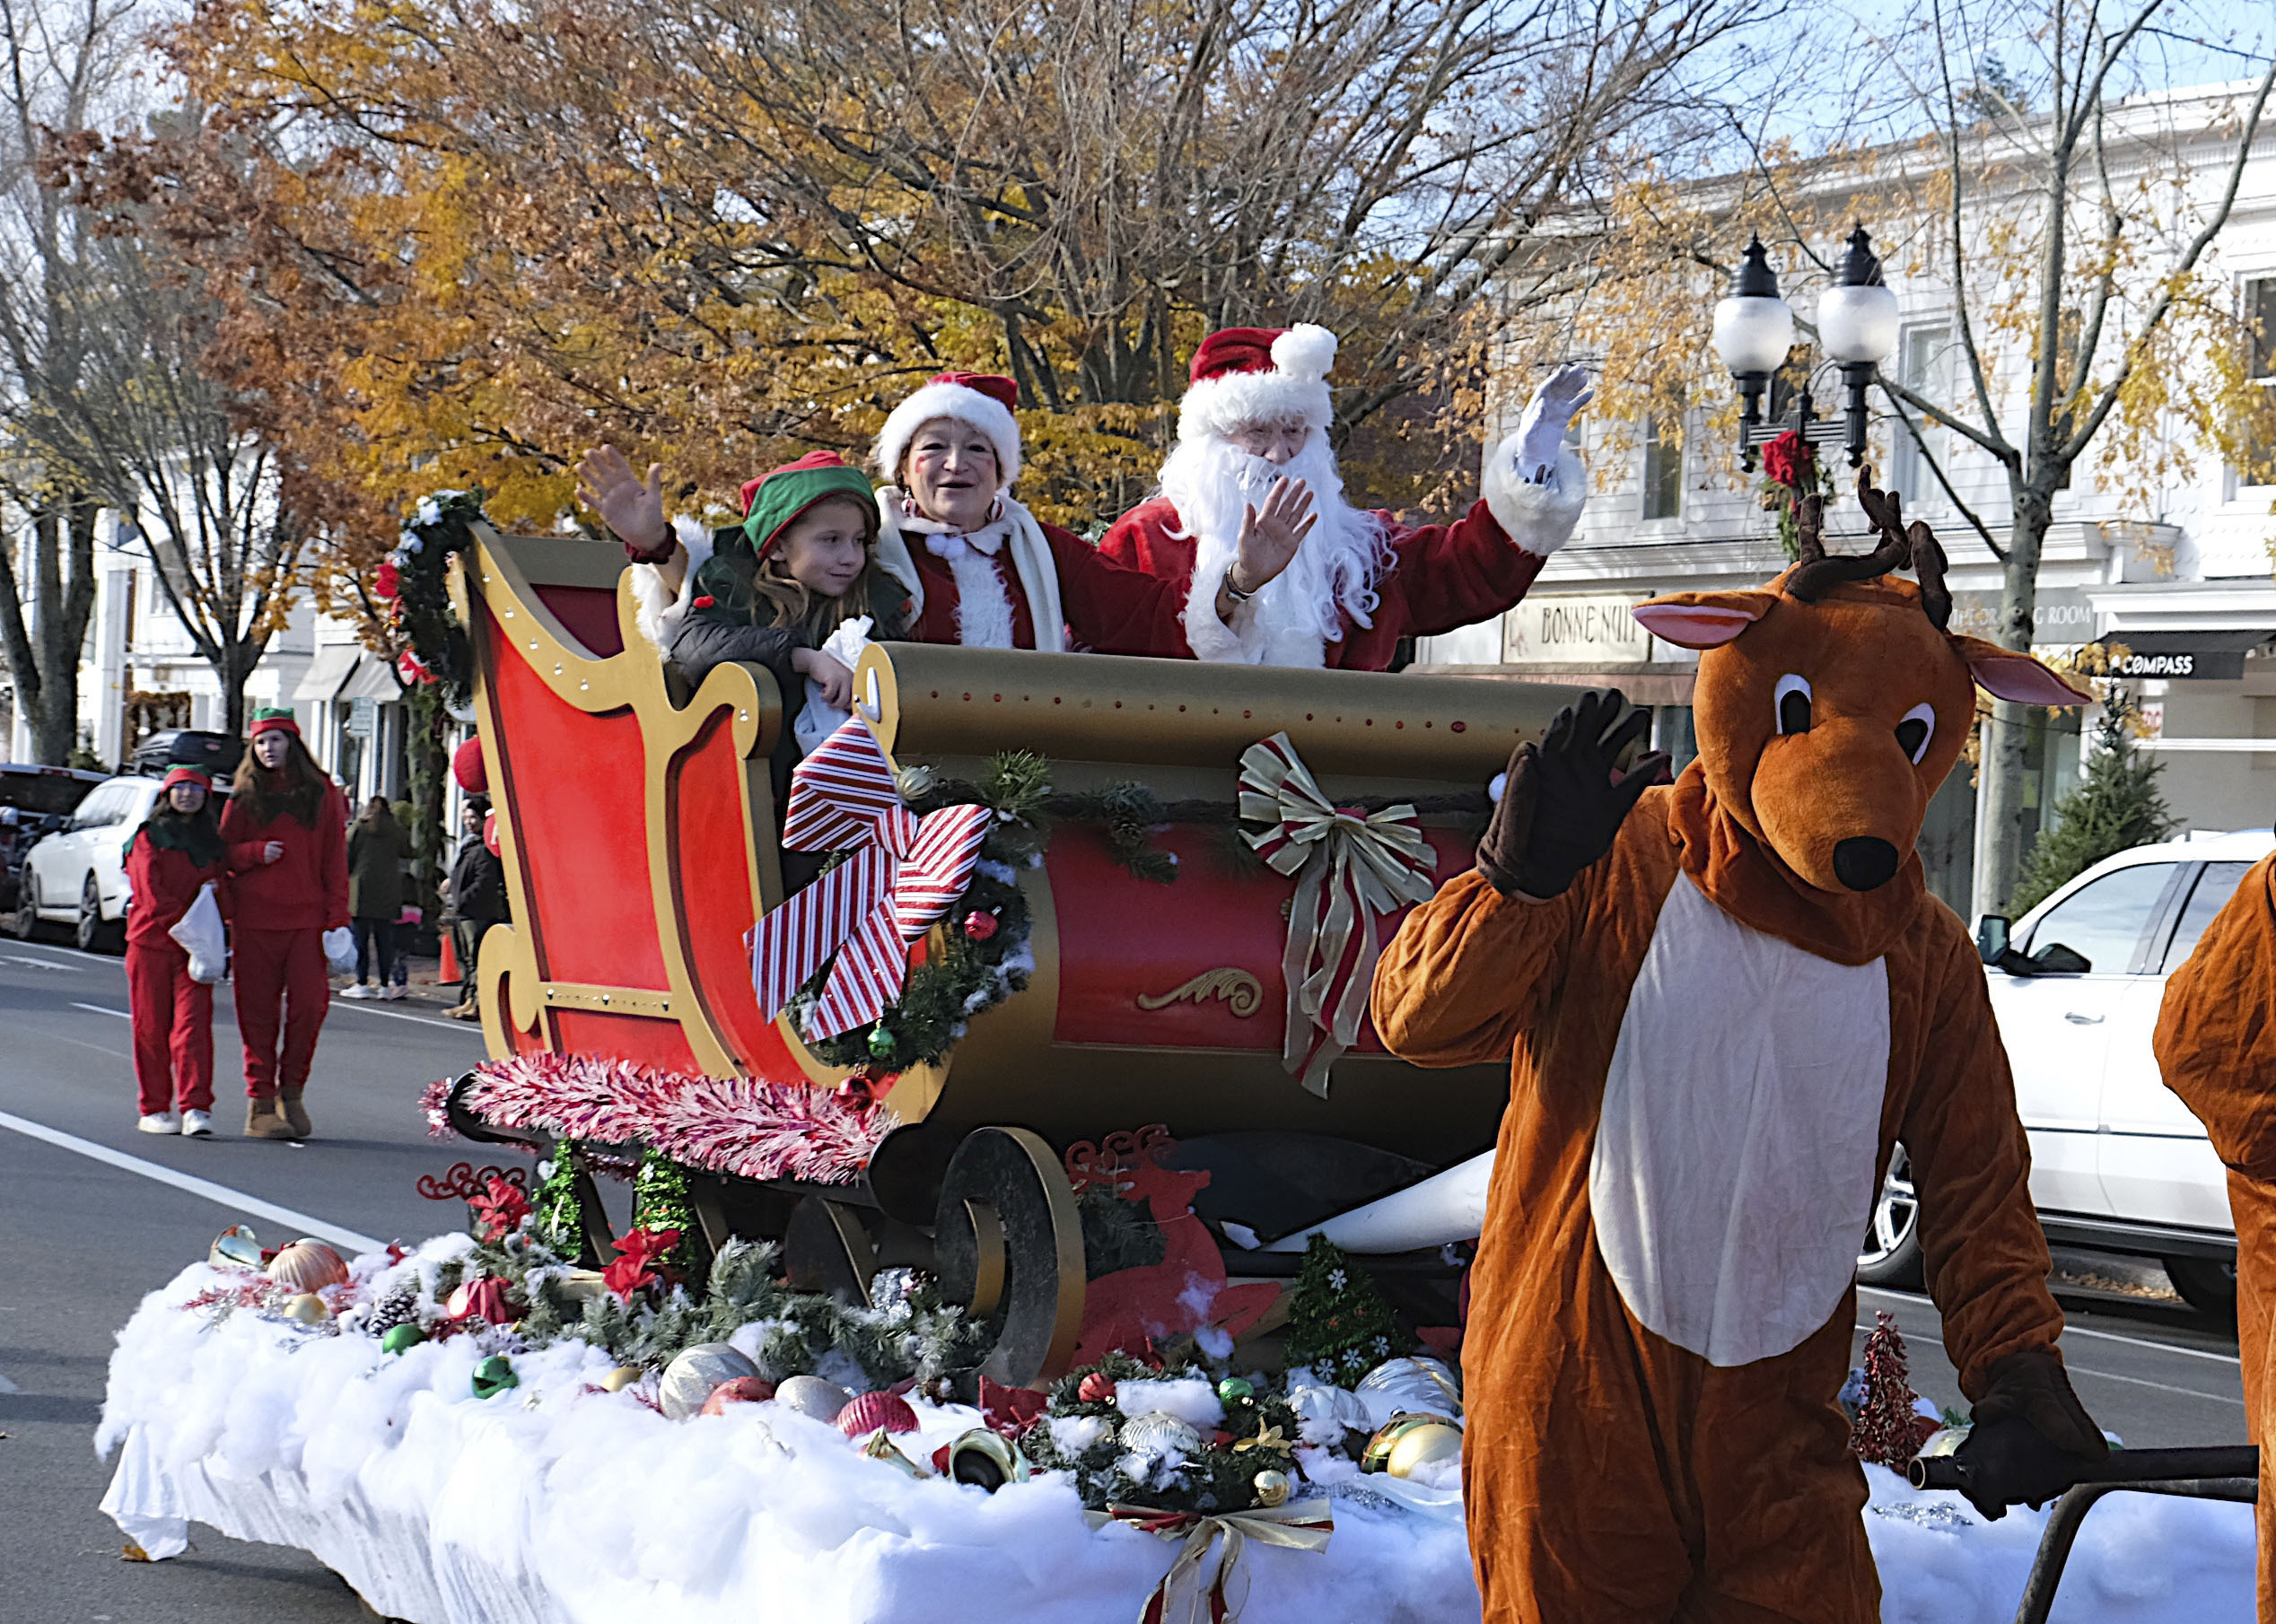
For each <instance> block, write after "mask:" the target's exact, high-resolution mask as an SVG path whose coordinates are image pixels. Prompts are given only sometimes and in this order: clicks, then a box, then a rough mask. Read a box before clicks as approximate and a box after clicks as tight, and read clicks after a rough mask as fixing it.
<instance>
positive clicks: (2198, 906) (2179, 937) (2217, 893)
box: [2165, 863, 2252, 975]
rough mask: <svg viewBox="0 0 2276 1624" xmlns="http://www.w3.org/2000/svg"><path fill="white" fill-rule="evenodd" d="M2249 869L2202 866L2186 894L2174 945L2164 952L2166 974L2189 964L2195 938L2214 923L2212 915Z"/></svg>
mask: <svg viewBox="0 0 2276 1624" xmlns="http://www.w3.org/2000/svg"><path fill="white" fill-rule="evenodd" d="M2251 867H2252V864H2250V863H2207V864H2206V865H2205V869H2204V872H2203V873H2202V874H2200V875H2199V876H2198V877H2197V885H2196V887H2195V888H2194V889H2193V890H2192V891H2191V892H2190V893H2189V905H2188V906H2187V907H2185V908H2184V909H2183V910H2182V911H2181V923H2180V925H2179V926H2178V927H2177V928H2176V929H2175V931H2174V939H2173V945H2172V946H2171V947H2167V949H2166V964H2165V972H2166V974H2168V975H2171V974H2173V973H2174V972H2175V971H2176V970H2178V969H2180V968H2181V967H2182V965H2184V964H2186V963H2188V961H2189V956H2190V955H2191V954H2192V953H2193V952H2195V951H2196V950H2197V939H2198V938H2199V937H2201V936H2202V935H2204V933H2205V927H2206V926H2207V925H2210V924H2211V923H2212V922H2213V915H2214V914H2216V913H2218V912H2220V911H2221V909H2223V908H2224V907H2226V906H2228V899H2229V898H2230V897H2232V896H2234V895H2237V886H2239V885H2240V884H2242V883H2243V881H2244V878H2245V870H2246V869H2250V868H2251Z"/></svg>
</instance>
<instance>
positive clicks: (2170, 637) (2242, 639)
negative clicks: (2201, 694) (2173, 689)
mask: <svg viewBox="0 0 2276 1624" xmlns="http://www.w3.org/2000/svg"><path fill="white" fill-rule="evenodd" d="M2272 635H2276V633H2268V632H2256V631H2241V632H2112V633H2107V634H2105V636H2103V637H2100V638H2097V640H2096V641H2097V642H2100V643H2101V644H2102V646H2103V647H2105V648H2106V649H2108V650H2112V658H2111V661H2110V668H2111V670H2112V672H2113V673H2114V674H2115V675H2117V676H2119V677H2146V678H2153V679H2158V680H2162V681H2168V682H2235V681H2236V680H2237V678H2238V677H2242V676H2244V674H2245V651H2246V650H2250V649H2256V648H2258V647H2259V646H2260V645H2261V644H2263V643H2264V642H2268V641H2269V639H2270V637H2271V636H2272Z"/></svg>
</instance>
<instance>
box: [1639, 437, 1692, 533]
mask: <svg viewBox="0 0 2276 1624" xmlns="http://www.w3.org/2000/svg"><path fill="white" fill-rule="evenodd" d="M1683 511H1684V448H1683V443H1682V441H1678V440H1674V439H1671V438H1668V436H1667V435H1665V434H1663V433H1662V432H1661V430H1660V420H1659V418H1658V417H1648V418H1646V419H1645V420H1644V517H1645V518H1646V519H1680V518H1681V517H1683Z"/></svg>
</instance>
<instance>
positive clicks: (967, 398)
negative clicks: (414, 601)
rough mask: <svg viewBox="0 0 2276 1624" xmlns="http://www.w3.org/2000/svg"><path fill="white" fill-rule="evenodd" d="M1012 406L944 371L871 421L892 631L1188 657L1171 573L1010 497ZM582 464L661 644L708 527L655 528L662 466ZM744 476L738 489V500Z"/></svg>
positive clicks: (880, 549)
mask: <svg viewBox="0 0 2276 1624" xmlns="http://www.w3.org/2000/svg"><path fill="white" fill-rule="evenodd" d="M1018 404H1019V385H1018V384H1016V383H1015V382H1013V380H1011V379H1009V378H998V377H993V376H988V375H985V374H981V373H974V372H943V373H941V375H939V376H938V377H936V378H933V379H932V380H930V381H929V382H927V383H926V384H925V385H924V388H922V389H918V390H917V391H916V392H915V394H913V395H911V396H910V397H908V398H907V399H906V400H904V401H902V402H901V404H900V405H898V406H896V407H894V408H893V411H892V413H891V414H890V415H889V416H888V417H887V418H886V420H885V425H884V427H883V428H881V429H880V430H879V431H878V436H877V443H876V446H875V448H874V456H875V459H876V467H877V470H878V472H879V473H880V474H881V475H883V476H885V478H886V479H887V481H888V482H889V483H888V484H887V485H885V486H884V487H883V488H882V489H880V491H879V492H878V493H877V504H878V512H879V517H880V527H879V533H878V537H877V540H876V544H875V546H876V562H877V564H878V566H879V568H880V570H881V571H882V572H883V573H884V575H885V576H886V577H888V578H889V579H890V580H891V581H894V582H895V583H897V585H898V586H900V587H903V588H906V590H907V593H908V597H907V600H906V602H905V603H903V604H901V605H898V606H895V607H896V608H897V613H894V614H893V615H892V616H890V619H891V621H892V622H893V624H895V625H896V626H897V628H898V629H897V631H896V632H895V633H894V634H895V635H897V636H899V637H902V638H906V639H907V640H908V641H910V642H942V643H962V644H965V645H966V646H967V647H970V648H982V649H1040V650H1045V651H1046V652H1049V653H1061V652H1064V651H1066V650H1068V649H1069V648H1071V647H1080V648H1085V649H1090V650H1097V651H1099V652H1101V653H1109V654H1150V655H1155V656H1159V657H1160V658H1164V659H1183V658H1186V655H1187V650H1186V637H1185V632H1184V629H1183V627H1182V625H1181V624H1180V615H1181V613H1182V611H1183V609H1184V602H1185V600H1184V597H1183V594H1182V593H1181V592H1180V591H1179V590H1178V589H1177V587H1176V585H1175V584H1174V583H1172V582H1169V581H1164V580H1161V579H1160V578H1158V577H1156V576H1154V575H1151V574H1149V573H1148V572H1145V571H1143V570H1141V569H1137V568H1134V567H1132V566H1130V565H1127V564H1123V563H1116V562H1114V561H1113V560H1111V559H1108V558H1106V557H1103V556H1102V555H1101V554H1099V550H1098V549H1097V548H1095V547H1093V546H1090V544H1089V543H1088V542H1085V541H1084V540H1083V539H1082V538H1081V537H1079V536H1076V535H1074V534H1073V533H1072V532H1071V531H1068V530H1063V529H1061V528H1059V527H1058V526H1056V525H1049V524H1045V523H1044V522H1043V521H1042V520H1038V519H1037V518H1036V516H1035V515H1034V514H1033V513H1030V512H1029V511H1028V510H1027V509H1026V508H1025V507H1023V506H1021V505H1020V502H1018V501H1017V500H1016V499H1015V498H1014V497H1013V496H1012V494H1011V485H1012V482H1013V481H1014V480H1016V479H1017V478H1018V477H1019V476H1020V424H1019V421H1018V419H1017V418H1015V417H1014V416H1013V415H1012V410H1013V408H1014V407H1015V406H1017V405H1018ZM580 473H581V474H582V476H583V480H584V494H585V498H586V500H587V501H588V502H591V504H592V506H593V507H594V508H596V509H597V510H599V511H600V513H601V515H602V518H603V519H604V520H605V521H606V522H607V523H608V527H609V528H610V529H611V530H613V531H614V532H615V533H616V535H617V539H618V540H620V541H621V542H623V543H624V545H625V549H626V552H627V553H629V554H631V556H632V559H633V562H634V564H635V570H634V572H633V575H634V590H635V595H636V597H637V598H638V599H639V602H640V606H641V626H642V629H643V631H645V632H647V633H648V634H649V636H650V638H651V639H652V641H653V642H655V643H656V644H657V646H658V647H659V648H669V647H670V642H671V637H670V634H671V632H672V631H673V629H674V628H675V627H676V625H677V623H678V620H679V619H680V618H681V617H682V616H685V615H686V614H687V609H688V605H689V604H690V602H691V601H692V598H691V593H692V592H693V591H694V581H695V571H696V567H700V565H701V564H702V563H703V561H704V560H705V558H707V557H709V556H710V554H711V551H712V548H713V543H714V539H715V538H714V537H713V533H712V532H711V531H709V530H707V529H706V528H705V527H703V526H702V525H700V524H697V523H696V522H695V521H693V520H687V519H684V518H683V519H678V520H673V521H672V523H671V524H670V525H667V524H666V523H665V522H664V510H663V498H662V490H663V474H662V470H661V467H651V468H650V469H649V470H648V476H647V478H646V479H645V480H644V481H643V480H642V479H640V478H639V477H638V476H635V474H634V473H633V471H632V468H631V467H630V465H629V464H627V463H626V460H625V458H623V457H622V456H621V455H620V454H618V453H617V451H616V450H614V449H613V448H610V447H607V446H603V447H600V448H599V449H598V450H595V451H593V452H591V453H589V454H588V456H587V458H586V459H585V462H584V464H583V465H582V466H581V468H580ZM756 484H757V482H753V485H752V486H746V487H745V490H744V497H743V499H744V502H745V505H746V507H748V504H749V502H750V499H751V491H752V489H753V488H754V487H755V485H756ZM740 534H741V527H740V526H739V527H734V528H731V529H729V530H722V531H721V532H719V537H723V538H725V539H726V541H727V542H728V543H729V544H730V545H731V544H732V543H733V541H734V539H735V537H739V536H740ZM691 566H693V567H691ZM1070 633H1072V642H1070Z"/></svg>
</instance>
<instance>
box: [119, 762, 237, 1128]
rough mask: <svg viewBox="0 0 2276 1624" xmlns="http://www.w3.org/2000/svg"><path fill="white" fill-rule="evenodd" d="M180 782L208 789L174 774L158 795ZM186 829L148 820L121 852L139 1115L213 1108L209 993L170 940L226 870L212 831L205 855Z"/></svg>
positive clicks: (182, 772)
mask: <svg viewBox="0 0 2276 1624" xmlns="http://www.w3.org/2000/svg"><path fill="white" fill-rule="evenodd" d="M182 782H192V783H198V784H204V785H206V787H207V788H208V789H209V790H210V789H211V784H210V782H209V781H208V780H207V779H206V775H205V774H204V773H199V772H197V771H196V770H195V769H193V768H188V767H177V768H176V769H175V770H174V771H173V772H171V773H168V774H167V775H166V781H165V784H164V785H163V786H162V788H161V790H160V793H161V795H163V794H164V793H165V791H166V790H171V788H172V787H173V786H174V785H175V784H177V783H182ZM188 824H189V820H188V819H187V818H182V819H178V820H171V822H170V824H169V825H163V826H160V825H158V820H157V819H156V818H154V817H153V820H152V821H151V822H150V823H145V824H144V825H143V826H142V827H141V828H139V829H137V830H136V831H135V836H134V839H133V840H131V841H129V842H128V843H127V863H126V868H127V892H128V895H130V897H131V898H132V900H131V901H130V902H129V903H128V904H127V1010H128V1011H129V1013H131V1014H132V1015H133V1017H134V1043H135V1087H136V1093H137V1094H138V1095H139V1096H141V1106H140V1109H141V1113H142V1114H143V1115H144V1116H162V1115H164V1114H165V1113H169V1112H171V1111H174V1110H177V1109H179V1110H182V1111H211V1110H212V1109H213V1108H214V990H213V988H212V987H211V986H209V985H207V984H206V983H205V982H199V981H195V980H193V979H191V976H190V974H189V955H188V953H186V952H184V951H183V950H182V946H181V944H180V943H179V942H178V941H176V940H175V939H173V937H172V936H171V934H169V933H170V932H171V930H173V928H174V927H175V926H176V925H178V924H179V923H180V922H181V918H182V915H183V914H185V913H187V912H189V907H190V904H192V903H194V902H196V901H197V893H198V891H199V889H200V888H201V887H203V886H206V885H208V884H211V885H213V886H214V887H215V890H216V891H217V892H221V891H223V890H225V882H226V880H227V878H228V868H227V865H226V861H225V855H224V852H223V850H222V849H221V847H220V844H219V843H218V840H217V838H216V836H214V834H212V833H211V829H212V825H210V824H207V825H204V831H205V833H204V840H206V841H214V849H213V850H212V851H203V850H200V849H199V848H200V846H201V844H202V843H201V842H200V840H199V838H198V835H197V833H194V832H192V831H191V830H190V829H189V828H188ZM161 828H162V832H160V831H161ZM161 841H163V842H164V844H161V843H160V842H161Z"/></svg>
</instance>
